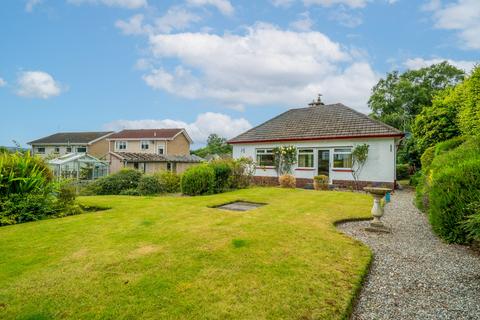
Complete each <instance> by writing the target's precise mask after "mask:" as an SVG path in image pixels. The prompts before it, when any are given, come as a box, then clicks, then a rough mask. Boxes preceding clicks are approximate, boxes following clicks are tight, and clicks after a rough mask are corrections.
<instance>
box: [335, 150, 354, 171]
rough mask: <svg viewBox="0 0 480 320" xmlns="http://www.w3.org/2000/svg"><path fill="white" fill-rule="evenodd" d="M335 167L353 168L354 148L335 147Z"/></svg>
mask: <svg viewBox="0 0 480 320" xmlns="http://www.w3.org/2000/svg"><path fill="white" fill-rule="evenodd" d="M333 167H334V168H336V169H351V168H352V149H351V148H338V149H333Z"/></svg>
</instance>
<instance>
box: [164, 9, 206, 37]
mask: <svg viewBox="0 0 480 320" xmlns="http://www.w3.org/2000/svg"><path fill="white" fill-rule="evenodd" d="M200 20H201V19H200V17H199V16H197V15H196V14H194V13H192V12H190V11H187V10H185V9H184V8H182V7H172V8H170V9H168V11H167V12H166V13H165V15H163V16H162V17H160V18H157V19H156V20H155V30H158V31H160V32H167V33H169V32H171V31H173V30H183V29H186V28H188V27H189V26H190V25H191V24H192V23H194V22H198V21H200Z"/></svg>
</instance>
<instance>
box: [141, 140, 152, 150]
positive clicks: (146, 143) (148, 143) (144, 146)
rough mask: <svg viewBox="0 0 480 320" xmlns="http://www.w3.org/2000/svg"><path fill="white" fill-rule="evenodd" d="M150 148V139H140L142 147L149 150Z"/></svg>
mask: <svg viewBox="0 0 480 320" xmlns="http://www.w3.org/2000/svg"><path fill="white" fill-rule="evenodd" d="M149 148H150V141H148V140H141V141H140V149H142V150H148V149H149Z"/></svg>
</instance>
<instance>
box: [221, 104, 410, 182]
mask: <svg viewBox="0 0 480 320" xmlns="http://www.w3.org/2000/svg"><path fill="white" fill-rule="evenodd" d="M403 136H404V134H403V132H401V131H399V130H397V129H395V128H393V127H391V126H389V125H386V124H384V123H382V122H380V121H377V120H374V119H371V118H369V117H368V116H367V115H365V114H363V113H360V112H357V111H355V110H353V109H351V108H349V107H347V106H345V105H343V104H341V103H337V104H330V105H324V104H323V103H322V102H321V101H320V99H319V100H318V101H314V102H312V103H310V104H309V107H307V108H299V109H290V110H288V111H286V112H284V113H282V114H280V115H278V116H276V117H275V118H273V119H271V120H268V121H267V122H265V123H262V124H260V125H259V126H257V127H254V128H252V129H250V130H248V131H246V132H245V133H242V134H241V135H239V136H237V137H235V138H233V139H231V140H229V143H230V144H232V145H233V157H234V158H235V159H236V158H241V157H251V158H252V159H255V161H256V164H257V168H256V172H255V179H256V180H257V181H259V182H262V183H271V184H276V183H277V181H278V180H277V172H276V170H275V167H274V155H273V148H275V147H278V146H281V145H284V146H289V145H293V146H295V147H296V149H297V164H296V166H295V167H294V168H293V174H294V175H295V177H296V178H297V186H299V187H301V186H305V185H307V184H310V183H311V182H312V179H313V177H314V176H316V175H320V174H322V175H327V176H328V177H329V183H330V184H333V185H337V186H342V187H345V186H352V185H353V182H354V181H353V176H352V168H351V164H352V154H351V152H352V149H353V148H354V147H355V146H356V145H360V144H368V145H369V152H368V158H367V161H366V163H365V166H364V168H363V170H362V171H361V172H360V175H359V179H358V180H359V185H360V186H365V185H367V184H371V185H386V186H389V187H394V186H395V183H396V176H395V173H396V169H395V168H396V152H397V147H398V145H399V143H400V141H401V139H402V138H403Z"/></svg>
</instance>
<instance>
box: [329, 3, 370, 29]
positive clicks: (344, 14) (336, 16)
mask: <svg viewBox="0 0 480 320" xmlns="http://www.w3.org/2000/svg"><path fill="white" fill-rule="evenodd" d="M329 18H330V19H331V20H335V21H337V22H338V23H339V24H341V25H342V26H344V27H348V28H355V27H357V26H359V25H361V24H362V22H363V19H362V17H361V16H360V15H359V14H358V13H353V12H351V11H349V10H347V9H345V7H344V6H340V8H338V9H336V10H334V11H333V12H332V13H331V14H330V16H329Z"/></svg>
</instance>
